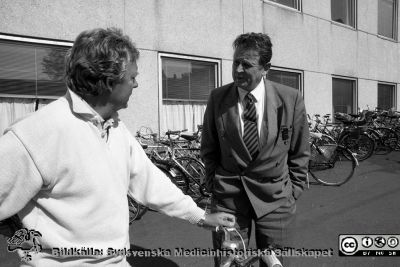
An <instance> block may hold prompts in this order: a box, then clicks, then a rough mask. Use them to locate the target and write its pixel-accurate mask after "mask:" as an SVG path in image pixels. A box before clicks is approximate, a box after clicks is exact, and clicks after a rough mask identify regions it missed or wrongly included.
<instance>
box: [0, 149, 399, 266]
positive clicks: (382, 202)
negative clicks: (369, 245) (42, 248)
mask: <svg viewBox="0 0 400 267" xmlns="http://www.w3.org/2000/svg"><path fill="white" fill-rule="evenodd" d="M311 182H312V181H311ZM399 203H400V152H392V153H390V154H388V155H374V156H372V157H371V158H369V159H367V160H366V161H364V162H361V163H360V165H359V166H358V168H357V170H356V173H355V175H354V177H353V178H352V179H351V180H350V181H349V182H348V183H346V184H344V185H342V186H339V187H329V186H321V185H318V184H316V183H313V182H312V183H311V184H310V187H309V189H307V190H306V191H305V192H304V193H303V195H302V197H301V198H300V199H299V201H298V202H297V222H296V236H295V240H296V248H298V249H304V250H311V249H320V250H321V249H325V250H327V251H331V254H333V255H332V256H328V257H322V256H321V257H310V256H308V257H307V256H304V255H303V256H298V257H292V258H291V262H293V266H299V267H303V266H307V267H313V266H318V267H328V266H349V267H369V266H374V267H379V266H385V267H388V266H400V252H398V256H397V257H395V256H385V257H382V256H368V257H360V256H351V257H343V256H339V255H338V251H339V235H343V234H346V235H349V234H361V235H367V234H374V235H384V234H388V235H389V234H390V235H396V234H397V235H400V208H399ZM130 238H131V243H132V246H131V248H132V249H141V248H142V249H150V250H151V251H152V252H153V256H151V257H148V256H147V257H144V256H142V257H138V256H137V257H129V258H128V261H129V262H130V263H131V264H132V265H133V266H137V267H147V266H150V267H158V266H160V267H177V266H179V267H184V266H188V267H204V266H213V260H212V257H210V256H208V255H203V256H196V255H195V254H196V251H198V250H197V248H199V249H204V250H205V251H207V250H208V249H209V248H211V247H212V245H211V233H210V232H209V231H207V230H204V229H201V228H198V227H196V226H194V225H190V224H189V223H187V222H186V221H182V220H179V219H175V218H170V217H167V216H165V215H162V214H159V213H156V212H148V213H146V214H145V216H144V217H143V218H142V219H141V220H139V221H136V222H134V223H133V225H132V226H131V233H130ZM250 247H253V248H254V238H252V239H251V242H250ZM181 249H185V251H186V253H188V254H189V255H187V256H179V255H177V254H176V252H177V251H180V250H181ZM397 249H398V250H400V245H399V246H398V247H397ZM169 252H171V253H170V255H169ZM156 253H157V255H156ZM18 262H19V260H18V258H17V256H16V253H9V252H7V250H6V242H5V239H4V238H2V237H0V266H4V267H8V266H17V265H18Z"/></svg>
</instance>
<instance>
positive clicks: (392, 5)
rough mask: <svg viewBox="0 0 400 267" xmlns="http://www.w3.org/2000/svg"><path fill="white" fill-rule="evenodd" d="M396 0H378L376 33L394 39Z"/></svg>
mask: <svg viewBox="0 0 400 267" xmlns="http://www.w3.org/2000/svg"><path fill="white" fill-rule="evenodd" d="M396 25H397V0H378V34H379V35H382V36H385V37H388V38H391V39H396V29H397V27H396Z"/></svg>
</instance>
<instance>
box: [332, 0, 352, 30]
mask: <svg viewBox="0 0 400 267" xmlns="http://www.w3.org/2000/svg"><path fill="white" fill-rule="evenodd" d="M331 16H332V20H333V21H336V22H339V23H343V24H346V25H350V26H352V27H355V4H354V0H331Z"/></svg>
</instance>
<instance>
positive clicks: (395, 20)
mask: <svg viewBox="0 0 400 267" xmlns="http://www.w3.org/2000/svg"><path fill="white" fill-rule="evenodd" d="M378 1H379V0H378ZM393 1H394V8H393V21H392V35H393V36H392V37H389V36H385V35H382V34H380V33H379V2H378V7H377V20H378V21H377V35H378V36H379V37H381V38H384V39H388V40H394V41H397V39H398V20H399V19H398V15H399V12H398V9H399V3H398V0H393Z"/></svg>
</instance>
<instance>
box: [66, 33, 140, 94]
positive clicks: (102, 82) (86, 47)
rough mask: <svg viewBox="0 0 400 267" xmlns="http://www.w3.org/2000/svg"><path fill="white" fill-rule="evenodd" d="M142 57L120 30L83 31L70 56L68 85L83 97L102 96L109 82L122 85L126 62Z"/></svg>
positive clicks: (68, 59) (67, 60)
mask: <svg viewBox="0 0 400 267" xmlns="http://www.w3.org/2000/svg"><path fill="white" fill-rule="evenodd" d="M138 58H139V51H138V50H137V49H136V47H135V45H134V44H133V43H132V41H131V39H130V38H129V37H128V36H127V35H123V33H122V31H121V30H120V29H116V28H108V29H100V28H99V29H93V30H88V31H83V32H82V33H80V34H79V35H78V37H77V38H76V40H75V42H74V45H73V46H72V48H71V49H70V51H68V53H67V55H66V66H65V69H66V77H65V79H66V83H67V85H68V87H69V88H70V89H71V90H72V91H74V92H75V93H76V94H78V95H80V96H81V97H84V96H98V95H102V94H103V93H104V92H105V91H106V90H107V80H108V82H110V83H111V84H114V83H119V82H121V80H122V79H123V77H124V74H125V72H126V63H127V62H129V61H130V62H135V61H136V60H137V59H138Z"/></svg>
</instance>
